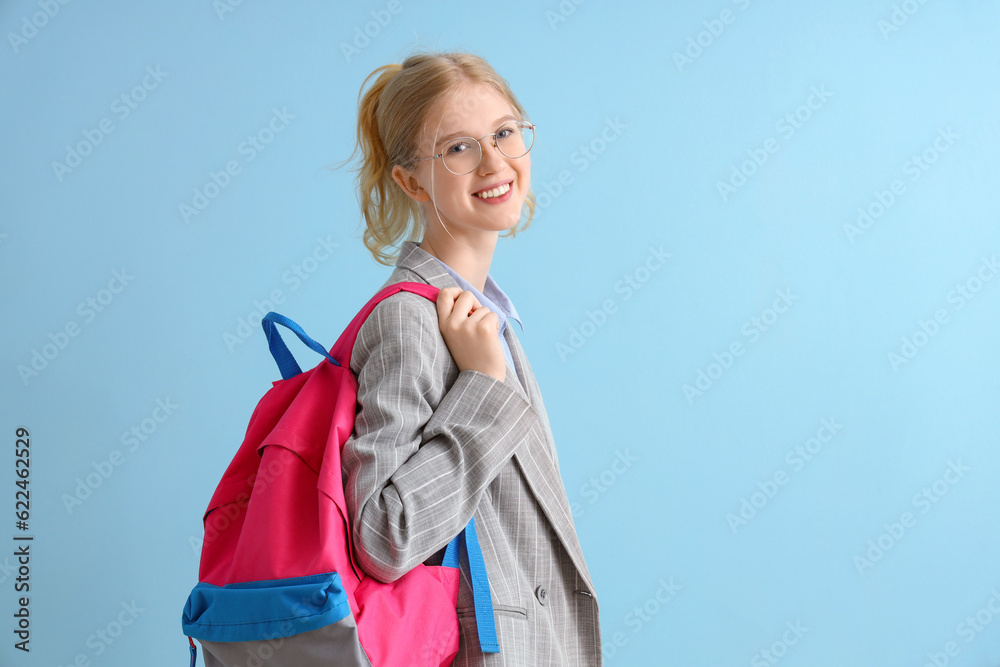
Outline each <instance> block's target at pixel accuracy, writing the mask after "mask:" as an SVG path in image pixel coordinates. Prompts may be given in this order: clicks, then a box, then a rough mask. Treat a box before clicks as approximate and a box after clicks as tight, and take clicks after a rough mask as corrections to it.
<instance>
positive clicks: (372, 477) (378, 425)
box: [342, 292, 534, 582]
mask: <svg viewBox="0 0 1000 667" xmlns="http://www.w3.org/2000/svg"><path fill="white" fill-rule="evenodd" d="M421 301H423V302H427V300H426V299H424V298H423V297H420V296H417V295H414V294H410V293H405V292H404V293H400V294H396V295H393V296H391V297H389V298H387V299H385V300H384V301H382V302H381V303H379V304H378V305H377V306H376V307H375V309H374V310H373V311H372V312H371V314H370V315H369V316H368V319H367V320H366V321H365V323H364V325H363V326H362V328H361V330H360V332H359V335H358V339H357V342H356V344H355V349H354V352H353V354H352V358H351V365H352V369H353V368H354V367H356V368H357V369H358V370H357V376H358V412H357V415H356V417H355V425H354V432H353V433H352V435H351V437H350V438H349V439H348V440H347V442H346V443H345V445H344V449H343V454H342V463H343V468H344V470H343V472H344V490H345V500H346V502H347V511H348V513H349V515H350V520H351V528H352V535H353V538H354V545H355V552H356V556H357V558H358V561H359V564H360V565H361V567H362V568H363V569H364V570H365V571H366V572H367V573H368V574H369V575H371V576H373V577H375V578H376V579H378V580H380V581H386V582H388V581H393V580H395V579H398V578H399V577H401V576H402V575H403V574H405V573H406V572H408V571H409V570H410V569H412V568H413V567H414V566H416V565H418V564H419V563H422V562H423V561H425V560H427V559H428V558H429V557H430V556H431V555H433V554H434V553H436V552H437V551H439V550H440V549H441V548H443V547H444V546H445V545H446V544H447V543H448V542H449V541H450V540H451V539H452V538H453V537H455V535H457V534H458V533H459V532H460V531H461V529H462V528H463V527H464V526H465V525H466V524H467V523H468V522H469V519H470V518H471V517H472V516H473V514H474V512H475V509H476V506H477V505H478V504H479V501H480V499H481V497H482V494H483V492H484V490H485V489H486V487H487V485H489V483H490V482H491V481H492V480H493V479H494V478H495V477H496V476H497V475H498V474H499V472H500V469H501V468H502V467H503V465H504V464H506V463H507V461H508V460H509V459H510V458H511V456H512V454H513V453H514V450H515V449H516V448H517V446H518V445H519V444H520V443H521V442H522V441H523V440H524V439H525V438H526V437H527V435H528V432H529V431H530V429H531V426H532V424H533V423H534V420H533V412H532V409H531V407H530V405H529V404H528V403H527V402H526V401H525V399H524V398H523V397H522V396H521V395H520V394H519V393H518V392H516V391H515V390H514V389H512V388H511V387H510V386H508V385H506V384H505V383H503V382H501V381H499V380H497V379H496V378H494V377H492V376H490V375H487V374H485V373H481V372H479V371H473V370H465V371H461V372H460V373H458V376H457V378H455V380H454V383H453V384H451V386H449V387H446V386H445V383H446V378H453V377H455V375H454V372H455V371H456V370H457V366H455V362H454V360H453V359H452V358H451V355H450V354H449V353H448V350H447V346H446V345H445V343H444V340H443V339H442V337H441V332H440V329H439V326H438V319H437V313H436V310H431V309H429V308H428V307H427V306H428V304H429V302H427V303H421ZM430 305H433V304H430ZM435 403H436V404H435Z"/></svg>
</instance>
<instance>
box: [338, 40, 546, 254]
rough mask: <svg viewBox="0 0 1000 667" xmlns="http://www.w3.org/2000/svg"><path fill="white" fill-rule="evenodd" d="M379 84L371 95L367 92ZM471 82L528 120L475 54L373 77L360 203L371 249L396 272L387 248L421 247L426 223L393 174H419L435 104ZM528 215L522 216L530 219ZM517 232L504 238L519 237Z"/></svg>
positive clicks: (445, 56) (529, 202)
mask: <svg viewBox="0 0 1000 667" xmlns="http://www.w3.org/2000/svg"><path fill="white" fill-rule="evenodd" d="M373 77H374V78H375V81H374V83H373V84H372V85H371V87H370V88H368V90H367V91H366V90H365V86H366V85H367V84H368V82H369V81H370V80H371V79H372V78H373ZM464 82H472V83H482V84H486V85H488V86H491V87H492V88H493V89H494V90H496V91H497V92H498V93H499V94H500V95H501V96H502V97H503V98H504V99H505V100H507V102H509V103H510V105H511V106H512V107H513V108H514V109H515V110H516V111H517V113H518V114H520V116H521V118H522V119H525V118H526V114H525V111H524V108H523V107H522V106H521V103H520V102H519V101H518V99H517V97H516V96H515V95H514V93H513V91H512V90H511V89H510V86H509V85H508V84H507V82H506V81H505V80H504V79H503V78H502V77H501V76H500V75H499V74H497V73H496V71H495V70H494V69H493V68H492V67H491V66H490V65H489V63H487V62H486V61H485V60H483V59H482V58H480V57H479V56H476V55H473V54H469V53H455V52H449V53H421V54H416V55H412V56H410V57H408V58H406V59H405V60H404V61H403V63H402V64H392V65H384V66H382V67H379V68H378V69H376V70H375V71H374V72H372V73H371V74H369V75H368V77H367V78H365V81H364V83H362V84H361V92H360V93H359V94H358V128H357V145H356V146H355V148H354V152H353V153H352V154H351V158H348V159H349V160H350V159H352V158H353V157H354V156H355V155H356V154H357V153H358V151H359V150H360V151H361V155H362V156H361V163H360V165H359V166H358V167H357V169H355V170H354V171H357V172H358V176H357V193H358V203H359V204H360V206H361V212H362V214H363V216H364V221H365V233H364V244H365V247H367V248H368V250H369V251H370V252H371V253H372V256H373V257H374V258H375V260H376V261H377V262H380V263H381V264H386V265H388V266H392V265H393V264H395V261H396V258H397V257H398V255H399V251H398V248H397V249H396V251H395V252H387V249H390V248H395V246H397V245H398V244H399V243H400V242H401V241H404V240H408V241H419V240H421V237H422V236H423V232H424V223H423V220H422V216H421V210H420V206H419V204H418V203H417V202H416V201H414V200H413V199H411V198H410V197H409V196H408V195H407V194H406V193H405V192H404V191H403V189H402V188H401V187H400V186H399V184H398V183H396V182H395V181H394V180H393V178H392V168H393V166H394V165H397V164H398V165H400V166H402V167H403V168H405V169H411V168H412V167H413V164H414V158H416V157H418V156H417V154H416V152H417V150H419V147H420V140H421V138H422V135H423V128H424V120H425V119H426V116H427V112H428V110H429V109H430V107H431V105H432V104H433V103H434V102H435V101H437V100H438V99H439V98H440V97H441V96H442V95H446V94H449V93H452V92H454V91H455V90H456V89H457V88H458V86H459V85H460V84H462V83H464ZM524 206H525V207H526V208H527V220H526V222H525V224H524V226H523V227H522V230H523V229H526V228H527V227H528V225H530V224H531V219H532V217H533V216H534V213H535V195H534V193H533V192H531V191H530V190H529V191H528V195H527V197H526V198H525V204H524ZM523 210H524V209H523V208H522V217H524V216H523ZM517 231H518V230H517V229H516V225H515V226H514V227H511V228H510V229H509V230H507V232H506V233H504V234H501V236H515V235H516V234H517Z"/></svg>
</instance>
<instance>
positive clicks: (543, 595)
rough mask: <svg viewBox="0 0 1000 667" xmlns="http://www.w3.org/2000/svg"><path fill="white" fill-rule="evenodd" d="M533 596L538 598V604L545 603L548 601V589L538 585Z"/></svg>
mask: <svg viewBox="0 0 1000 667" xmlns="http://www.w3.org/2000/svg"><path fill="white" fill-rule="evenodd" d="M535 597H536V598H537V599H538V604H540V605H543V606H544V605H546V604H548V601H549V589H547V588H545V586H539V587H538V588H536V589H535Z"/></svg>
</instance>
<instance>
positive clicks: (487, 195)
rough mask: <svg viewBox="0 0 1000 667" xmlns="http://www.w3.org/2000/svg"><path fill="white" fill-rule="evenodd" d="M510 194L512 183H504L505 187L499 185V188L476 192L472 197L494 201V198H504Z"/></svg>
mask: <svg viewBox="0 0 1000 667" xmlns="http://www.w3.org/2000/svg"><path fill="white" fill-rule="evenodd" d="M508 192H510V183H504V184H503V185H498V186H497V187H495V188H491V189H489V190H483V191H481V192H476V193H474V194H473V195H472V196H473V197H479V198H480V199H492V198H494V197H502V196H503V195H505V194H507V193H508Z"/></svg>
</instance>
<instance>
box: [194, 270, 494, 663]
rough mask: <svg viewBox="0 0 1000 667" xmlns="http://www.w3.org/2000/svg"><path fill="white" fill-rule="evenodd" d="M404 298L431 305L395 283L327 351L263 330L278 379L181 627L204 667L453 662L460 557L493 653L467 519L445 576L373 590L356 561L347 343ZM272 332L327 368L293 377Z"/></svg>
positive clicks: (250, 436)
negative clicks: (348, 497) (345, 449)
mask: <svg viewBox="0 0 1000 667" xmlns="http://www.w3.org/2000/svg"><path fill="white" fill-rule="evenodd" d="M399 291H408V292H414V293H415V294H419V295H421V296H423V297H426V298H428V299H430V300H431V301H435V300H436V299H437V294H438V288H436V287H434V286H432V285H427V284H424V283H413V282H404V283H396V284H394V285H390V286H388V287H386V288H385V289H383V290H382V291H380V292H379V293H378V294H376V295H375V296H374V297H373V298H372V299H371V300H370V301H369V302H368V303H367V304H366V305H365V307H364V308H362V310H361V312H359V313H358V314H357V316H356V317H355V318H354V319H353V320H352V321H351V323H350V324H349V325H348V327H347V329H346V330H345V331H344V333H343V334H342V335H341V336H340V338H339V339H338V340H337V342H336V344H335V345H334V346H333V349H332V350H330V352H329V353H327V352H326V350H325V349H324V348H323V347H322V346H321V345H320V344H319V343H317V342H316V341H314V340H313V339H311V338H309V336H308V335H306V333H305V332H304V331H303V330H302V328H301V327H299V326H298V325H297V324H295V323H294V322H292V321H291V320H288V319H287V318H285V317H283V316H281V315H278V314H277V313H268V314H267V316H265V318H264V320H263V321H262V322H261V325H262V326H263V328H264V333H265V335H266V336H267V340H268V346H269V347H270V350H271V354H272V356H274V359H275V361H276V362H277V364H278V368H279V369H280V371H281V376H282V379H281V380H278V381H277V382H274V383H273V386H272V387H271V389H270V390H268V392H267V393H266V394H265V395H264V397H263V398H262V399H261V400H260V402H259V403H258V404H257V407H256V409H255V410H254V413H253V416H252V417H251V418H250V425H249V426H248V427H247V433H246V437H245V439H244V440H243V444H242V445H241V446H240V448H239V451H237V452H236V456H235V457H234V458H233V460H232V462H231V463H230V464H229V467H228V468H227V469H226V472H225V474H224V475H223V477H222V480H221V481H220V482H219V485H218V487H217V488H216V491H215V494H214V495H213V496H212V500H211V502H210V503H209V505H208V510H207V511H206V512H205V515H204V519H203V521H204V525H205V538H204V541H203V543H202V551H201V567H200V570H199V575H198V579H199V583H198V585H197V586H195V587H194V589H193V590H192V591H191V594H190V595H189V596H188V600H187V604H186V605H185V607H184V616H183V621H182V625H183V629H184V633H185V634H186V635H187V636H188V642H189V644H190V649H191V665H192V667H194V665H195V661H196V659H197V649H196V647H195V644H194V639H197V640H198V641H199V642H200V643H201V645H202V649H203V653H204V660H205V665H206V667H217V666H223V665H224V666H227V667H235V666H236V665H240V666H246V667H256V666H258V665H289V666H292V665H294V666H295V667H312V666H314V665H315V666H317V667H318V666H320V665H323V666H324V667H325V666H328V665H340V666H344V667H355V666H356V667H371V666H374V667H403V666H404V665H405V666H413V665H420V666H423V665H429V666H433V667H439V666H441V665H448V664H451V662H452V660H454V658H455V656H456V654H457V653H458V642H459V631H458V616H457V613H456V609H455V606H456V604H457V601H458V586H459V570H458V567H459V556H460V552H461V556H462V557H465V558H467V559H468V564H469V570H470V573H471V577H470V578H471V581H472V588H473V596H474V598H475V607H476V609H475V611H476V622H477V625H478V631H479V642H480V648H481V649H482V650H483V651H484V652H488V653H497V652H499V650H500V648H499V646H498V643H497V638H496V627H495V621H494V617H493V607H492V602H491V599H490V591H489V581H488V579H487V576H486V567H485V563H484V561H483V555H482V551H481V550H480V547H479V542H478V540H477V539H476V529H475V523H474V521H472V520H470V521H469V524H468V526H466V528H465V529H464V530H463V531H462V532H461V533H460V534H459V535H458V536H456V537H455V538H454V539H453V540H452V541H451V543H450V544H448V546H447V548H446V550H445V555H444V561H443V563H442V564H441V565H440V566H426V565H417V566H416V567H415V568H414V569H412V570H411V571H409V572H408V573H407V574H405V575H404V576H403V577H401V578H399V579H397V580H396V581H393V582H391V583H388V584H386V583H382V582H380V581H378V580H376V579H373V578H371V577H369V576H367V575H366V574H365V573H364V572H363V571H362V570H361V568H360V567H358V565H357V563H356V561H355V560H354V546H353V544H352V540H351V530H350V527H349V523H350V517H349V516H348V514H347V508H346V504H345V502H344V488H343V476H342V471H341V463H340V450H341V447H342V446H343V445H344V442H345V441H346V440H347V438H348V437H349V436H350V435H351V433H352V432H353V430H354V417H355V411H356V408H357V387H358V385H357V379H356V378H355V377H354V374H353V373H352V372H351V369H350V360H351V351H352V350H353V349H354V341H355V339H356V338H357V335H358V331H359V330H360V329H361V325H362V324H363V323H364V321H365V319H366V318H367V317H368V315H369V314H370V313H371V311H372V309H374V308H375V306H376V304H378V303H379V302H380V301H381V300H382V299H384V298H386V297H388V296H390V295H392V294H395V293H397V292H399ZM275 324H281V325H282V326H285V327H287V328H288V329H290V330H291V331H293V332H294V333H295V334H296V335H297V336H298V337H299V338H300V339H301V340H302V342H303V343H305V344H306V345H308V346H309V347H310V348H312V349H313V350H315V351H317V352H319V353H320V354H322V355H324V356H325V357H326V360H324V361H321V362H320V363H319V365H317V366H316V367H315V368H312V369H310V370H307V371H305V372H302V371H301V369H300V368H299V366H298V364H297V363H296V362H295V359H294V358H293V357H292V355H291V353H289V351H288V348H287V346H286V345H285V343H284V341H282V339H281V336H280V335H279V334H278V330H277V328H276V327H275V326H274V325H275Z"/></svg>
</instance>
